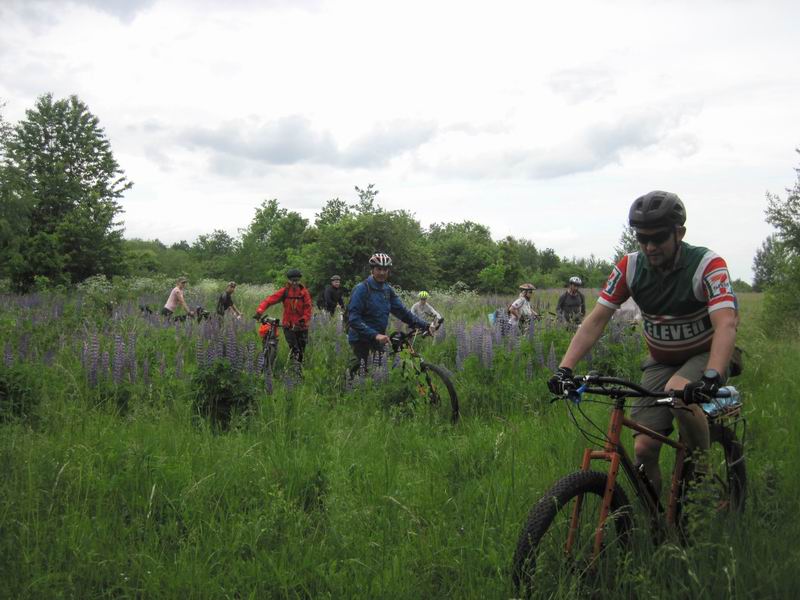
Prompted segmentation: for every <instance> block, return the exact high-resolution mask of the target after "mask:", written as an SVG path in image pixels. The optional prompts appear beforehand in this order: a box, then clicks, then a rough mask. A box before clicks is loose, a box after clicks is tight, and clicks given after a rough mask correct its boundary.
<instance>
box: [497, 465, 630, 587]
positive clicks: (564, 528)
mask: <svg viewBox="0 0 800 600" xmlns="http://www.w3.org/2000/svg"><path fill="white" fill-rule="evenodd" d="M607 484H608V476H607V475H606V473H598V472H596V471H578V472H577V473H572V474H570V475H567V476H566V477H564V478H563V479H561V480H559V481H558V482H556V484H555V485H554V486H553V487H552V488H551V489H550V491H548V492H547V493H546V494H545V495H544V497H542V498H541V499H540V500H539V501H538V502H537V503H536V505H534V507H533V508H532V509H531V511H530V513H529V514H528V519H527V521H526V523H525V527H524V528H523V530H522V535H520V538H519V541H518V542H517V549H516V552H515V553H514V562H513V566H512V576H513V579H514V586H515V587H516V590H517V592H518V593H519V594H520V595H521V596H526V597H527V596H530V595H531V594H533V593H534V592H537V593H538V592H539V591H543V592H547V591H548V590H550V591H552V590H563V591H568V592H569V595H572V596H576V597H577V596H581V595H583V594H582V593H581V586H582V585H583V576H584V575H592V577H593V579H594V580H595V581H594V582H593V584H592V585H593V586H598V585H603V586H607V587H610V586H611V585H612V583H613V582H612V580H613V573H614V570H615V569H616V568H617V566H618V564H619V562H620V561H619V559H621V557H622V555H623V554H624V553H625V552H626V551H627V548H628V546H629V545H630V534H631V528H632V526H633V521H632V517H631V507H630V504H629V503H628V498H627V496H626V495H625V492H624V491H623V490H622V489H621V488H620V487H619V486H615V488H614V493H613V495H612V497H611V506H610V510H609V514H608V518H607V519H606V522H605V525H604V528H603V543H602V546H601V550H600V554H599V555H598V556H597V558H595V557H594V541H595V533H596V531H597V527H598V525H599V522H600V511H601V508H602V504H603V494H604V493H605V490H606V486H607ZM576 502H580V512H579V513H578V519H577V523H576V529H575V535H574V539H573V542H572V546H571V548H570V549H569V552H567V539H568V536H569V531H570V524H571V521H572V516H573V511H574V507H575V505H576ZM598 578H599V579H600V580H599V581H598V580H597V579H598ZM604 580H605V581H604ZM584 592H585V590H584Z"/></svg>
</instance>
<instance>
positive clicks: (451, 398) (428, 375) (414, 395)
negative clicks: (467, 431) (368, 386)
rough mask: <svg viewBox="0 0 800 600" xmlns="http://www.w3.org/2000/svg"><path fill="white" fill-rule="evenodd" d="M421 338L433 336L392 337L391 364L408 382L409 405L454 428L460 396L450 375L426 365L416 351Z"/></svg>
mask: <svg viewBox="0 0 800 600" xmlns="http://www.w3.org/2000/svg"><path fill="white" fill-rule="evenodd" d="M418 335H419V337H427V336H429V335H430V331H429V330H425V331H423V332H422V333H420V330H418V329H413V330H411V331H409V332H402V331H396V332H394V333H393V334H392V335H390V336H389V342H390V345H391V353H392V364H394V365H395V367H394V368H399V369H400V370H401V373H402V376H403V378H404V379H406V381H407V382H408V384H409V385H408V389H409V391H410V396H411V397H410V398H409V400H410V402H411V403H412V405H414V406H420V407H421V408H424V409H425V410H428V411H429V412H430V414H431V416H433V417H435V418H436V419H437V420H441V421H450V422H451V423H452V424H453V425H455V424H456V423H458V420H459V416H460V414H459V406H458V394H457V392H456V387H455V385H453V381H452V375H451V374H450V372H449V371H448V370H447V369H445V368H444V367H441V366H439V365H435V364H433V363H430V362H428V361H426V360H425V359H424V358H423V357H422V355H421V354H420V353H419V351H418V350H417V349H416V348H415V347H414V342H415V340H416V338H417V336H418Z"/></svg>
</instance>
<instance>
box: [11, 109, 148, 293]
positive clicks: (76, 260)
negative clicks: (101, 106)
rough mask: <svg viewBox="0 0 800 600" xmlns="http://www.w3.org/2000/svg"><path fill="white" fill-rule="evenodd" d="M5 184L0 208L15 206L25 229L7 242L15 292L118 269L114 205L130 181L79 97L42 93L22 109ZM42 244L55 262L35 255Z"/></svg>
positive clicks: (120, 264) (118, 242) (120, 263)
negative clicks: (60, 97) (44, 281)
mask: <svg viewBox="0 0 800 600" xmlns="http://www.w3.org/2000/svg"><path fill="white" fill-rule="evenodd" d="M2 185H3V192H2V196H3V199H4V204H5V203H6V202H9V204H10V205H11V206H12V207H13V208H12V209H11V210H12V211H13V212H15V213H17V216H18V218H19V219H21V222H19V223H18V224H17V225H16V227H17V229H18V230H24V232H25V234H24V239H23V240H21V241H20V240H17V241H16V242H11V243H8V242H6V244H5V248H6V252H9V253H12V254H13V255H14V256H11V257H10V258H11V261H10V262H11V264H12V273H11V275H12V279H13V281H14V283H15V284H16V286H17V287H18V288H20V289H27V288H29V287H30V286H31V285H32V284H33V282H34V280H35V279H36V277H37V276H38V277H40V278H41V277H45V278H48V279H51V280H56V279H62V278H63V279H67V280H69V281H71V282H73V283H74V282H78V281H81V280H83V279H85V278H86V277H88V276H90V275H93V274H104V275H106V276H111V275H115V274H118V273H121V272H122V271H123V269H124V267H125V261H124V260H123V243H122V229H121V226H120V223H119V222H118V221H117V217H118V215H119V214H120V213H121V212H122V209H121V207H120V205H119V203H118V200H119V199H120V198H121V197H122V195H123V193H124V192H125V191H126V190H128V189H129V188H130V187H131V186H132V183H131V182H129V181H128V180H127V179H126V178H125V176H124V173H123V171H122V169H121V168H120V166H119V164H118V163H117V161H116V160H115V159H114V155H113V153H112V152H111V145H110V143H109V141H108V139H107V138H106V135H105V132H104V131H103V129H102V128H101V127H100V124H99V120H98V119H97V117H95V116H94V115H93V114H92V113H91V112H89V109H88V107H87V106H86V105H85V104H84V103H83V102H81V101H80V100H79V99H78V98H77V96H71V97H70V98H68V99H63V100H53V96H52V95H51V94H46V95H44V96H41V97H40V98H39V99H38V100H37V102H36V106H35V107H34V108H33V109H30V110H28V111H26V118H25V119H23V120H22V121H20V122H19V123H18V124H17V125H16V126H14V127H13V128H12V130H11V133H10V135H9V137H8V140H7V142H6V144H5V157H4V175H3V179H2ZM4 210H5V209H4ZM3 218H5V219H7V214H6V215H5V216H4V217H3ZM37 236H38V237H37ZM34 239H38V242H37V243H35V244H34V243H31V240H34ZM45 240H47V241H46V242H45ZM45 247H46V248H49V249H51V250H52V251H55V252H57V253H58V254H59V257H60V258H59V260H44V257H41V256H39V255H38V253H39V252H40V251H41V250H42V248H45Z"/></svg>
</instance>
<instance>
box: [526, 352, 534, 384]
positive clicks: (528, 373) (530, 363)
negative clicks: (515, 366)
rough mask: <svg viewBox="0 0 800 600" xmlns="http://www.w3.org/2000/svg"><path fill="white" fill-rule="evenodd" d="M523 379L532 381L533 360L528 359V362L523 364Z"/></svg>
mask: <svg viewBox="0 0 800 600" xmlns="http://www.w3.org/2000/svg"><path fill="white" fill-rule="evenodd" d="M525 379H527V380H528V381H530V380H531V379H533V360H531V359H530V358H528V361H527V362H526V363H525Z"/></svg>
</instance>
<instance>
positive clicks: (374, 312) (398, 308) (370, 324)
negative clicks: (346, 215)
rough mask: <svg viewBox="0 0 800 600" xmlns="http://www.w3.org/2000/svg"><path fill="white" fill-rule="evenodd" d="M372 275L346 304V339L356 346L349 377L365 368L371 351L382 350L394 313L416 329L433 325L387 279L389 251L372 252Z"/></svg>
mask: <svg viewBox="0 0 800 600" xmlns="http://www.w3.org/2000/svg"><path fill="white" fill-rule="evenodd" d="M369 266H370V272H371V274H370V276H369V277H368V278H367V279H365V280H364V281H362V282H361V283H359V284H358V285H357V286H355V287H354V288H353V293H352V295H351V296H350V302H349V304H348V306H347V310H348V325H349V330H348V332H347V341H348V342H349V343H350V347H351V348H352V349H353V359H352V361H351V363H350V376H351V377H352V376H354V375H355V374H356V373H357V372H358V370H359V369H360V368H363V369H365V370H366V368H367V364H368V358H369V353H370V352H378V353H383V351H384V347H385V346H386V344H388V343H389V336H388V335H386V327H387V326H388V325H389V314H390V313H391V314H392V315H394V316H395V317H397V318H398V319H400V320H401V321H403V322H404V323H406V324H407V325H410V326H411V327H414V328H417V329H431V324H430V323H426V322H425V321H423V320H422V319H419V318H417V317H415V316H414V314H413V313H412V312H411V311H410V310H408V309H407V308H406V307H405V306H404V305H403V302H402V301H401V300H400V298H399V297H398V295H397V293H396V292H395V291H394V288H392V286H390V285H389V284H388V283H387V282H386V280H387V279H388V277H389V268H390V267H391V266H392V259H391V258H390V257H389V255H388V254H382V253H377V254H373V255H372V257H370V259H369Z"/></svg>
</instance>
